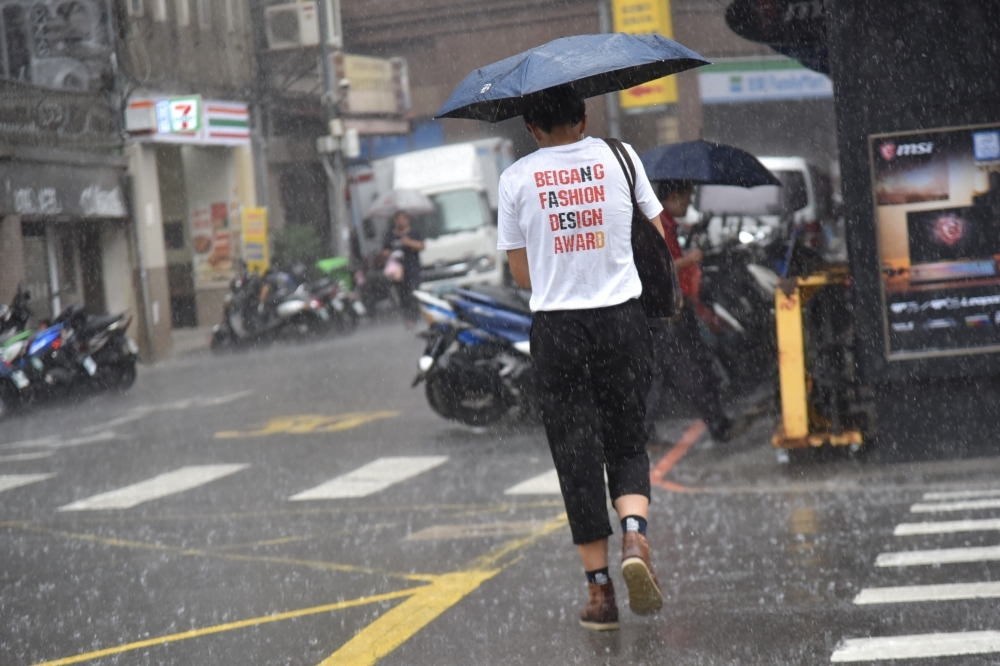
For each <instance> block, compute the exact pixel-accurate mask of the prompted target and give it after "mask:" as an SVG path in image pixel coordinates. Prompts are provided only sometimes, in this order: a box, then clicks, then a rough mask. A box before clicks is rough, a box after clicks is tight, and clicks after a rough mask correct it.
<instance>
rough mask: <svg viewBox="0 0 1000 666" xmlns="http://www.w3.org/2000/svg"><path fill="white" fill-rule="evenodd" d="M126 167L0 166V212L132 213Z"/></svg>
mask: <svg viewBox="0 0 1000 666" xmlns="http://www.w3.org/2000/svg"><path fill="white" fill-rule="evenodd" d="M123 178H124V169H121V168H115V167H110V166H99V165H89V166H73V165H63V164H60V165H59V166H58V168H53V166H52V165H51V164H41V163H36V162H20V161H19V162H10V163H8V164H6V165H3V166H0V215H4V214H16V215H23V216H26V217H57V218H63V219H112V218H116V219H120V218H125V217H128V206H127V203H126V199H125V188H124V185H123Z"/></svg>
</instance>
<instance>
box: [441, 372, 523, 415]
mask: <svg viewBox="0 0 1000 666" xmlns="http://www.w3.org/2000/svg"><path fill="white" fill-rule="evenodd" d="M425 391H426V395H427V403H428V404H429V405H430V406H431V409H433V410H434V411H435V412H437V413H438V414H439V415H441V416H443V417H444V418H446V419H448V420H449V421H458V422H459V423H464V424H465V425H469V426H485V425H490V424H492V423H496V422H497V421H499V420H500V419H501V418H503V416H504V414H506V413H507V411H508V409H509V408H510V405H509V404H507V403H506V401H504V400H503V398H502V397H501V396H500V395H498V394H497V393H496V392H495V391H492V390H486V391H482V392H477V393H475V394H472V393H469V392H468V391H462V394H461V395H458V393H456V391H455V388H454V387H452V386H449V385H448V384H447V383H446V382H444V381H443V380H442V379H441V378H439V377H429V378H428V379H427V382H426V389H425Z"/></svg>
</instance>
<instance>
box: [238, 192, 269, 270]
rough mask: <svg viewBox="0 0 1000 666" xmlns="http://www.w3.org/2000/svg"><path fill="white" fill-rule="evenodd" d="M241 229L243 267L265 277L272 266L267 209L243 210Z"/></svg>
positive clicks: (241, 212) (241, 210)
mask: <svg viewBox="0 0 1000 666" xmlns="http://www.w3.org/2000/svg"><path fill="white" fill-rule="evenodd" d="M240 228H241V231H242V233H241V236H240V238H241V243H242V246H243V247H242V255H243V266H244V267H245V268H246V269H247V270H248V271H249V272H251V273H258V274H260V275H263V274H264V273H265V272H266V271H267V269H268V267H270V265H271V256H270V249H269V247H268V239H267V209H266V208H247V207H244V208H241V209H240Z"/></svg>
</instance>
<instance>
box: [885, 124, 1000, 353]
mask: <svg viewBox="0 0 1000 666" xmlns="http://www.w3.org/2000/svg"><path fill="white" fill-rule="evenodd" d="M869 150H870V158H869V159H870V161H871V178H872V190H873V198H874V204H875V225H876V231H877V238H878V252H879V264H880V267H881V280H882V287H883V289H882V292H883V313H884V326H885V334H886V347H887V349H886V352H887V354H888V357H889V359H890V360H900V359H907V358H925V357H934V356H954V355H958V354H968V353H976V352H993V351H1000V123H998V124H995V125H979V126H968V127H950V128H942V129H936V130H922V131H919V132H906V133H893V134H875V135H871V136H870V137H869Z"/></svg>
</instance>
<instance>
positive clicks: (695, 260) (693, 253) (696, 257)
mask: <svg viewBox="0 0 1000 666" xmlns="http://www.w3.org/2000/svg"><path fill="white" fill-rule="evenodd" d="M688 257H690V259H689V260H688V261H690V262H691V263H692V264H700V263H701V260H702V259H704V258H705V253H704V252H702V251H701V248H700V247H695V248H692V249H690V250H688V251H687V252H685V253H684V258H685V259H687V258H688Z"/></svg>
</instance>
